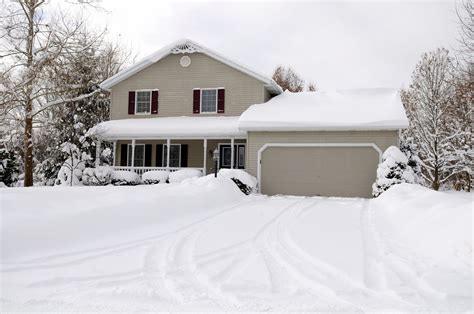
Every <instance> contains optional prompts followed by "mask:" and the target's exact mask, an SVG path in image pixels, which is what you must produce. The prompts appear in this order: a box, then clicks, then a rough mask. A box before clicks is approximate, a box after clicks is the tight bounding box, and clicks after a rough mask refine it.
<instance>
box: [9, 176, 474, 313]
mask: <svg viewBox="0 0 474 314" xmlns="http://www.w3.org/2000/svg"><path fill="white" fill-rule="evenodd" d="M0 193H1V194H0V196H1V205H2V206H1V230H0V231H1V246H2V256H1V298H0V305H1V308H0V309H1V311H2V312H4V311H32V312H37V311H41V310H43V311H59V312H65V311H73V310H74V311H123V312H131V311H153V312H156V311H166V310H175V311H179V310H182V311H183V310H195V311H209V310H254V311H266V310H279V311H330V312H334V311H346V312H351V313H352V312H365V311H377V312H380V311H404V312H413V311H451V312H467V311H472V304H471V302H472V261H471V259H472V239H471V233H472V208H471V207H472V198H471V196H470V195H469V194H460V193H454V194H453V193H443V192H434V191H430V190H427V189H425V188H422V187H419V186H415V185H408V184H402V185H398V186H395V187H392V188H391V189H389V190H388V191H387V192H385V193H384V194H382V196H380V197H379V198H377V199H375V200H365V199H357V198H324V197H292V196H276V197H267V196H263V195H251V196H245V195H244V194H242V193H241V192H240V190H238V189H237V187H236V186H235V185H234V183H232V182H231V181H230V180H228V179H225V178H218V179H213V178H212V176H208V177H203V178H198V179H192V180H186V181H184V182H183V183H180V184H159V185H152V186H134V187H113V186H112V187H59V188H45V187H42V188H40V187H39V188H30V189H25V188H11V189H1V190H0Z"/></svg>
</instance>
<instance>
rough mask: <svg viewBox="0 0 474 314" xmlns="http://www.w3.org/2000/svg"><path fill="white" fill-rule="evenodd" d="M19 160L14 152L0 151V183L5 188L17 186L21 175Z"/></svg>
mask: <svg viewBox="0 0 474 314" xmlns="http://www.w3.org/2000/svg"><path fill="white" fill-rule="evenodd" d="M19 172H20V170H19V165H18V160H17V159H16V156H15V154H14V153H13V152H11V151H10V152H9V151H7V150H6V149H4V148H2V149H0V182H2V183H3V184H4V185H5V186H15V183H16V182H17V181H18V174H19Z"/></svg>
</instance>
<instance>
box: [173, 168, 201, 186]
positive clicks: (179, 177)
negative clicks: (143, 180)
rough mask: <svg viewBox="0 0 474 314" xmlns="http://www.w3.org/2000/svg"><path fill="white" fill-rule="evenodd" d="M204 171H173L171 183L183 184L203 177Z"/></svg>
mask: <svg viewBox="0 0 474 314" xmlns="http://www.w3.org/2000/svg"><path fill="white" fill-rule="evenodd" d="M201 176H202V171H201V170H198V169H181V170H178V171H173V172H171V173H170V175H169V182H170V183H178V182H182V181H184V180H186V179H189V178H196V177H201Z"/></svg>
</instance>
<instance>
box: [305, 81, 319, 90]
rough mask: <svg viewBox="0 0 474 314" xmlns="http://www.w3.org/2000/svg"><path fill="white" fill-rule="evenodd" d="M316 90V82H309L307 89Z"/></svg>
mask: <svg viewBox="0 0 474 314" xmlns="http://www.w3.org/2000/svg"><path fill="white" fill-rule="evenodd" d="M316 90H317V88H316V84H314V83H313V82H309V83H308V87H307V91H308V92H315V91H316Z"/></svg>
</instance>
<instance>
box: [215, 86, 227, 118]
mask: <svg viewBox="0 0 474 314" xmlns="http://www.w3.org/2000/svg"><path fill="white" fill-rule="evenodd" d="M224 103H225V89H223V88H221V89H218V90H217V113H224Z"/></svg>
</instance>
